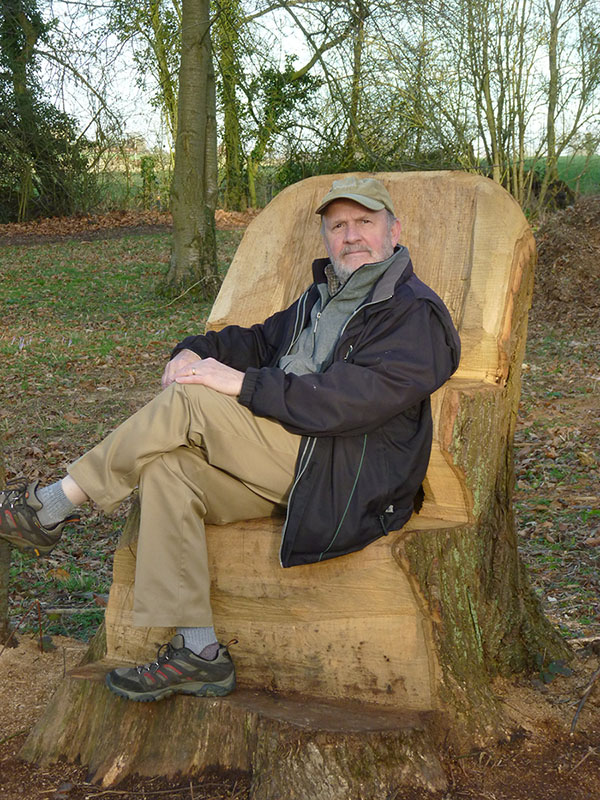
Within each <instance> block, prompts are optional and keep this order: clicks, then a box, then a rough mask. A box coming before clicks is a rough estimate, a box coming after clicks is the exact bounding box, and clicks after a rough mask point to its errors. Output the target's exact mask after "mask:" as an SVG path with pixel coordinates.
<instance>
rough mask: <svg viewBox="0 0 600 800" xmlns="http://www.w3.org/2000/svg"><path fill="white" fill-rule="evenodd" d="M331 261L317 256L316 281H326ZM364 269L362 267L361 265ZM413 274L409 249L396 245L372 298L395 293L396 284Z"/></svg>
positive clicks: (314, 266)
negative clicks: (327, 269) (326, 269)
mask: <svg viewBox="0 0 600 800" xmlns="http://www.w3.org/2000/svg"><path fill="white" fill-rule="evenodd" d="M329 263H330V261H329V259H328V258H317V259H315V261H313V266H312V268H313V278H314V281H315V283H326V282H327V276H326V275H325V267H326V266H327V265H328V264H329ZM360 269H362V267H360ZM412 274H413V268H412V263H411V260H410V255H409V253H408V250H407V248H406V247H404V245H396V247H395V248H394V257H393V258H392V260H391V262H390V265H389V267H388V268H387V269H386V271H385V272H384V273H383V275H382V276H381V278H379V280H378V281H377V283H376V284H375V288H374V290H373V295H372V298H371V300H372V301H373V302H378V301H379V300H384V299H386V298H387V297H391V296H392V295H393V294H394V289H395V287H396V284H397V283H398V282H400V281H402V282H404V281H406V280H408V278H410V276H411V275H412Z"/></svg>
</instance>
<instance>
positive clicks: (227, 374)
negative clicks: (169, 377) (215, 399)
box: [175, 358, 244, 397]
mask: <svg viewBox="0 0 600 800" xmlns="http://www.w3.org/2000/svg"><path fill="white" fill-rule="evenodd" d="M175 380H176V381H177V383H200V384H202V385H203V386H208V387H209V389H215V391H217V392H221V393H222V394H228V395H231V396H232V397H237V396H238V395H239V393H240V392H241V391H242V383H243V381H244V373H243V372H240V371H239V370H237V369H233V367H228V366H227V364H222V363H221V362H220V361H217V360H216V359H215V358H199V359H198V360H197V361H192V362H191V363H189V364H186V365H185V366H184V367H182V369H181V370H179V371H178V372H177V374H176V376H175Z"/></svg>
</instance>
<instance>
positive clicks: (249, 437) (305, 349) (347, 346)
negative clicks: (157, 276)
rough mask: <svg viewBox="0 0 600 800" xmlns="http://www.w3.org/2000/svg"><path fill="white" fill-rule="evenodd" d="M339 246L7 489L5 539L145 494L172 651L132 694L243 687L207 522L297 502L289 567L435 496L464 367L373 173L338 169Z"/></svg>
mask: <svg viewBox="0 0 600 800" xmlns="http://www.w3.org/2000/svg"><path fill="white" fill-rule="evenodd" d="M316 213H317V214H320V215H321V220H322V227H321V232H322V235H323V240H324V243H325V246H326V249H327V253H328V256H329V257H328V258H326V259H317V260H316V261H315V262H314V264H313V274H314V283H313V284H312V285H311V286H310V287H309V288H308V289H307V290H306V291H305V292H304V293H303V294H302V295H301V297H300V298H298V300H296V302H295V303H293V304H292V305H291V306H290V307H289V308H287V309H285V310H284V311H280V312H278V313H276V314H274V315H273V316H271V317H269V318H268V319H267V320H266V321H265V322H264V323H262V324H261V325H254V326H252V327H250V328H241V327H238V326H228V327H226V328H224V329H223V330H221V331H219V332H214V331H210V332H208V333H207V334H205V335H200V336H190V337H187V338H186V339H184V340H183V341H182V342H180V344H179V345H177V347H176V348H175V350H174V351H173V353H172V355H171V360H170V361H169V362H168V364H167V366H166V368H165V370H164V373H163V377H162V385H163V391H162V392H161V393H160V394H159V395H157V397H155V398H154V399H153V400H152V401H151V402H150V403H148V404H147V405H146V406H144V407H143V408H142V409H141V410H140V411H138V412H137V413H136V414H134V415H133V416H132V417H130V418H129V419H128V420H126V421H125V422H124V423H123V424H122V425H120V426H119V427H118V428H117V429H116V430H115V431H113V432H112V433H111V434H110V435H109V436H108V437H107V438H106V439H104V440H103V441H102V442H101V443H100V444H98V445H97V446H96V447H94V448H93V449H92V450H90V451H89V452H87V453H86V454H85V455H83V456H82V457H81V458H80V459H78V460H77V461H76V462H75V463H74V464H71V465H70V467H69V468H68V474H67V475H66V476H65V477H64V478H63V479H62V480H61V481H58V482H57V483H55V484H52V485H50V486H47V487H44V488H38V485H37V482H35V481H34V482H32V483H29V484H27V483H26V482H23V481H13V482H12V483H11V484H10V485H9V486H8V487H7V489H6V490H4V491H1V492H0V536H2V538H4V539H6V540H7V541H9V542H11V543H12V544H13V545H15V546H16V547H18V548H20V549H22V550H29V551H33V552H35V553H36V554H38V555H41V554H45V553H48V552H50V551H51V550H52V548H53V547H54V546H55V545H56V544H57V542H58V541H59V539H60V537H61V535H62V531H63V528H64V527H65V525H66V524H67V523H68V522H71V521H73V519H74V511H75V509H76V508H77V507H78V506H80V505H82V504H84V503H86V502H87V501H88V500H90V499H91V500H93V501H94V502H95V503H97V504H98V505H99V506H100V507H101V508H102V509H103V510H104V511H112V510H113V509H115V508H116V507H117V506H118V505H119V503H120V502H121V501H122V500H123V499H124V498H126V497H127V496H128V495H129V494H130V493H131V492H132V491H133V490H134V489H135V488H136V487H139V492H140V507H141V515H140V529H139V539H138V548H137V560H136V575H135V598H134V608H133V618H134V624H136V625H139V626H143V627H151V626H165V627H175V628H176V629H177V633H176V634H175V636H174V637H173V639H172V640H171V642H169V643H168V644H166V645H163V647H161V648H160V650H159V653H158V656H157V660H156V661H155V662H154V663H151V664H145V665H142V666H139V667H133V668H126V667H124V668H120V669H116V670H113V671H112V672H110V673H109V674H108V675H107V678H106V682H107V685H108V687H109V688H110V689H111V690H112V691H114V692H116V693H117V694H119V695H121V696H123V697H127V698H129V699H132V700H158V699H161V698H163V697H167V696H169V695H171V694H173V693H175V692H177V693H183V694H194V695H224V694H227V693H228V692H230V691H231V690H232V689H233V687H234V685H235V670H234V666H233V663H232V661H231V657H230V655H229V653H228V651H227V648H226V647H224V646H222V645H220V644H219V643H218V640H217V637H216V635H215V631H214V629H213V620H212V612H211V606H210V576H209V573H208V567H207V555H206V543H205V535H204V522H205V521H206V522H209V523H213V524H226V523H229V522H234V521H239V520H244V519H249V518H253V517H264V516H270V515H272V514H274V513H278V512H279V511H284V512H285V515H286V516H285V522H284V525H283V531H282V538H281V549H280V561H281V565H282V566H284V567H289V566H294V565H299V564H307V563H312V562H316V561H321V560H324V559H328V558H333V557H335V556H338V555H342V554H345V553H350V552H353V551H356V550H359V549H361V548H363V547H364V546H365V545H367V544H369V543H370V542H372V541H374V540H375V539H377V538H379V537H380V536H383V535H385V534H387V533H388V532H389V531H390V530H397V529H398V528H400V527H402V525H404V524H405V523H406V522H407V520H408V519H409V517H410V516H411V514H412V513H413V510H414V509H415V508H417V510H418V504H419V501H420V497H421V496H422V490H421V483H422V480H423V478H424V476H425V472H426V469H427V464H428V460H429V453H430V449H431V437H432V421H431V411H430V399H429V398H430V395H431V393H432V392H434V391H435V390H436V389H437V388H439V387H440V386H441V385H442V384H443V383H444V382H445V381H446V380H447V379H448V378H449V377H450V375H451V374H452V373H453V372H454V371H455V369H456V368H457V366H458V359H459V352H460V345H459V341H458V336H457V333H456V330H455V328H454V325H453V324H452V321H451V319H450V315H449V313H448V311H447V309H446V307H445V306H444V304H443V302H442V301H441V300H440V298H439V297H438V296H437V295H436V294H435V293H434V292H433V291H432V290H431V289H430V288H428V287H427V286H425V284H423V283H422V282H421V281H420V280H419V279H418V278H417V277H416V276H415V274H414V272H413V269H412V264H411V261H410V258H409V255H408V251H407V250H406V248H404V247H401V246H396V245H397V241H398V237H399V235H400V222H399V221H398V220H397V219H396V217H395V214H394V209H393V207H392V202H391V199H390V196H389V194H388V192H387V191H386V189H385V187H384V186H383V185H382V184H381V183H380V182H379V181H376V180H374V179H371V178H366V179H364V178H362V179H359V178H355V177H346V178H343V179H341V180H338V181H334V183H333V186H332V188H331V190H330V191H329V193H328V194H327V195H326V196H325V197H324V198H323V200H322V202H321V204H320V205H319V207H318V208H317V209H316Z"/></svg>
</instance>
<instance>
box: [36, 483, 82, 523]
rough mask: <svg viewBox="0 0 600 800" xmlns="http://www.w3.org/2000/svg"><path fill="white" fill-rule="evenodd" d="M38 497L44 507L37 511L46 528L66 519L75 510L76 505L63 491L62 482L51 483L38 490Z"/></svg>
mask: <svg viewBox="0 0 600 800" xmlns="http://www.w3.org/2000/svg"><path fill="white" fill-rule="evenodd" d="M36 494H37V498H38V500H39V501H40V503H42V508H41V509H40V510H39V511H38V512H37V517H38V519H39V521H40V523H41V524H42V525H43V526H44V528H53V527H54V526H55V525H58V523H59V522H62V521H63V519H66V518H67V517H68V516H69V514H72V513H73V511H74V510H75V506H74V505H73V503H72V502H71V501H70V500H69V498H68V497H67V496H66V494H65V493H64V492H63V488H62V486H61V482H60V481H57V482H56V483H51V484H50V486H44V488H43V489H38V491H37V492H36Z"/></svg>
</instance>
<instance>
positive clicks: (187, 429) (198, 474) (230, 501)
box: [68, 383, 300, 627]
mask: <svg viewBox="0 0 600 800" xmlns="http://www.w3.org/2000/svg"><path fill="white" fill-rule="evenodd" d="M299 446H300V437H299V436H296V435H294V434H292V433H288V432H287V431H286V430H285V429H284V428H283V427H282V426H281V425H280V424H279V423H278V422H275V421H274V420H270V419H266V418H264V417H256V416H254V414H252V412H251V411H249V410H248V409H247V408H246V407H245V406H242V405H240V404H239V403H238V402H237V400H236V399H235V398H233V397H228V396H227V395H224V394H220V393H219V392H215V391H214V390H212V389H208V388H206V387H205V386H200V385H197V384H186V385H183V384H178V383H173V384H172V385H171V386H169V388H168V389H165V390H164V391H163V392H161V393H160V394H159V395H157V396H156V397H155V398H154V399H153V400H152V401H151V402H150V403H148V404H147V405H146V406H144V407H143V408H142V409H141V410H140V411H138V412H137V413H136V414H134V415H133V416H132V417H130V418H129V419H128V420H126V421H125V422H124V423H123V424H122V425H120V426H119V427H118V428H117V429H116V430H115V431H113V432H112V433H111V434H110V435H109V436H107V438H106V439H104V440H103V441H102V442H101V443H100V444H99V445H97V446H96V447H94V448H93V449H92V450H90V451H89V452H88V453H86V454H85V455H84V456H82V457H81V458H80V459H79V460H77V461H76V462H75V463H74V464H71V465H70V467H69V468H68V472H69V474H70V475H71V476H72V477H73V479H74V480H75V481H76V483H77V484H78V485H79V486H80V487H81V488H82V489H83V491H84V492H85V493H86V494H87V495H88V496H89V497H90V498H91V499H92V500H94V502H96V503H97V504H98V505H99V506H100V507H101V508H102V509H103V510H104V511H113V510H114V509H115V508H116V507H117V506H118V505H119V503H120V502H121V501H122V500H124V499H125V498H126V497H127V496H128V495H129V494H130V493H131V492H132V491H133V490H134V489H135V487H136V486H139V490H140V503H141V516H140V531H139V538H138V548H137V561H136V573H135V592H134V607H133V619H134V624H135V625H139V626H143V627H151V626H165V627H172V626H174V627H176V626H181V627H194V626H208V625H212V611H211V607H210V575H209V572H208V563H207V555H206V540H205V535H204V521H205V520H206V522H209V523H213V524H217V525H224V524H226V523H228V522H235V521H239V520H243V519H250V518H253V517H265V516H271V515H272V514H273V513H274V512H275V511H276V510H277V509H278V507H279V508H280V507H281V506H284V505H285V504H286V502H287V498H288V494H289V491H290V488H291V485H292V481H293V475H294V466H295V463H296V456H297V454H298V448H299Z"/></svg>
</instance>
